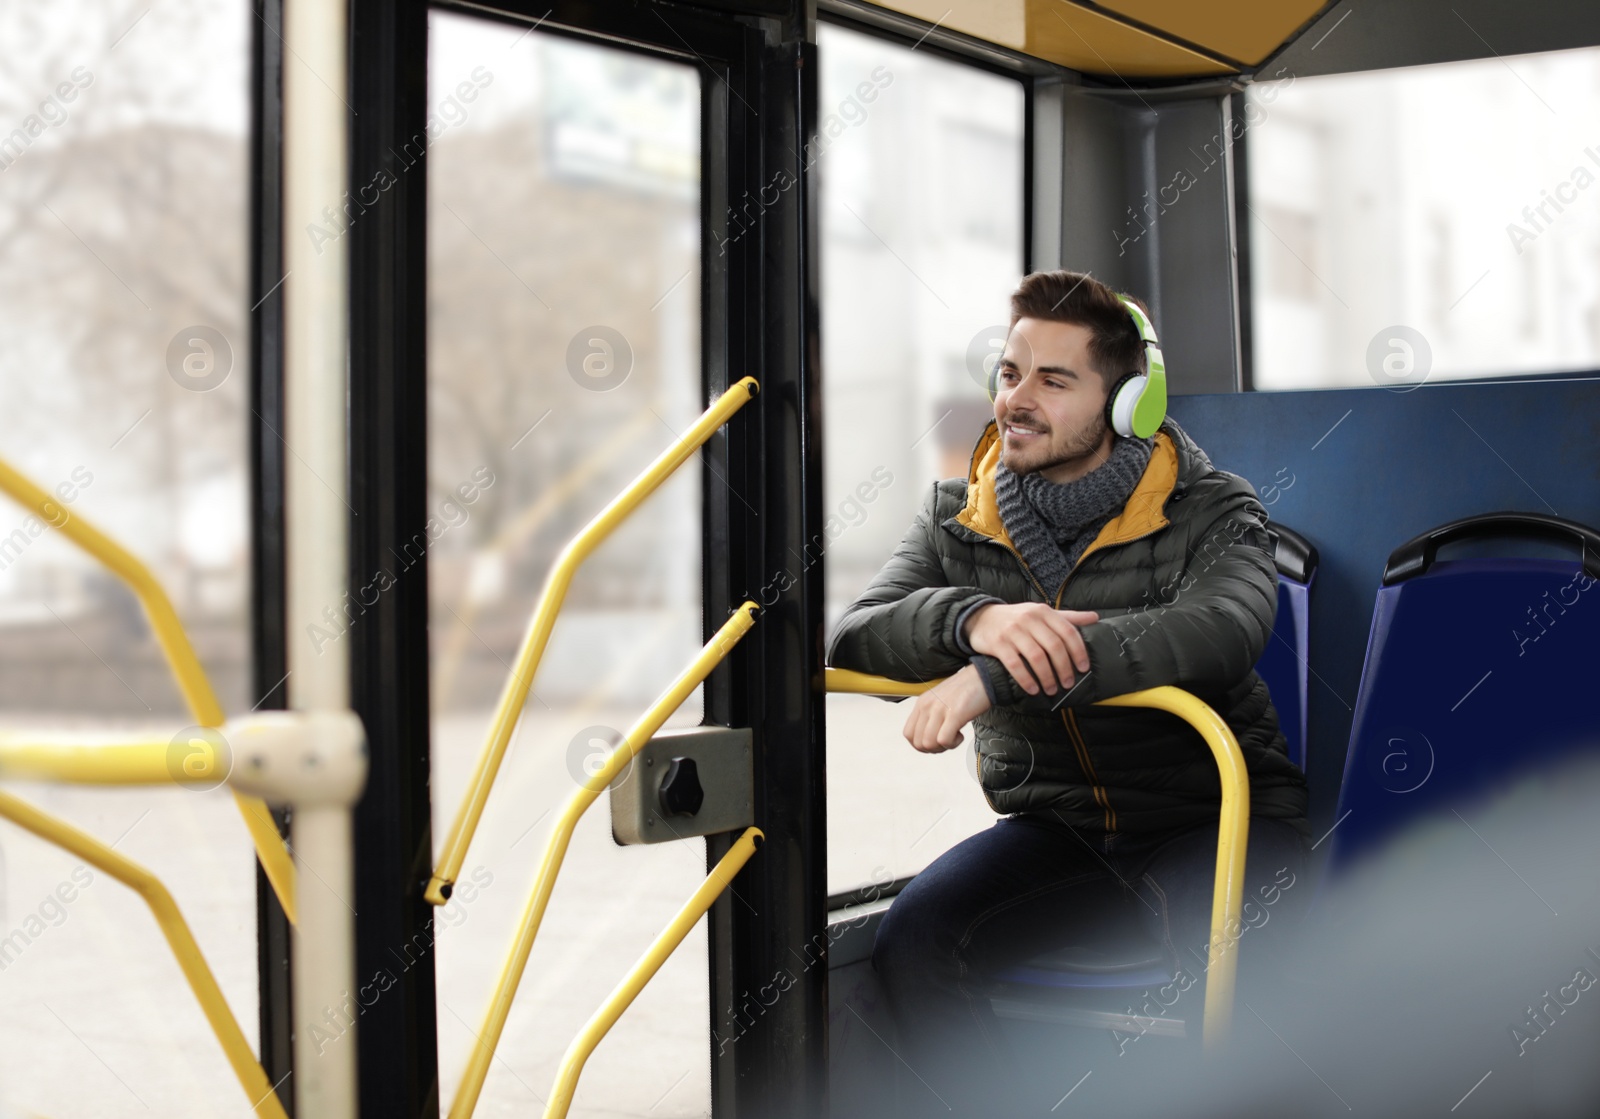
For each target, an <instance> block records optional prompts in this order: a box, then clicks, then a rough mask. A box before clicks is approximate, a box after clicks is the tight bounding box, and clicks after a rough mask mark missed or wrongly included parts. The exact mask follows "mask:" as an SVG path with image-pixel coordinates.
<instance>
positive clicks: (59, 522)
mask: <svg viewBox="0 0 1600 1119" xmlns="http://www.w3.org/2000/svg"><path fill="white" fill-rule="evenodd" d="M0 491H3V492H4V493H6V494H8V495H9V496H10V497H11V499H12V500H14V501H16V502H17V503H18V504H20V505H23V506H25V507H26V508H28V509H30V510H32V511H33V513H34V514H35V515H36V516H38V517H40V518H41V519H42V520H43V521H44V522H45V523H46V524H49V525H52V526H54V527H55V529H56V530H57V531H58V532H60V533H61V534H62V535H64V536H66V537H67V539H69V540H71V541H72V542H73V543H75V544H77V545H78V547H80V548H82V549H83V550H84V551H86V552H88V553H89V554H90V555H91V556H93V557H94V558H95V559H97V560H99V561H100V562H101V563H103V564H104V565H105V566H106V567H108V568H109V569H110V570H111V571H112V572H113V573H114V574H116V575H117V576H118V578H120V579H121V580H122V581H123V582H124V583H126V584H127V585H128V588H129V589H130V590H132V591H133V593H134V594H135V595H137V596H138V598H139V601H140V603H142V604H143V606H144V610H145V614H146V615H147V616H148V617H149V618H150V626H151V628H152V629H153V630H155V634H156V640H157V641H159V642H160V643H161V651H162V652H163V653H164V654H166V658H167V663H168V664H169V665H170V666H171V667H172V675H173V676H174V677H175V678H176V679H177V681H178V688H179V690H180V691H182V692H183V698H184V700H185V701H186V702H187V703H188V705H189V711H190V714H191V716H192V717H193V719H194V721H195V722H196V723H198V724H199V725H200V726H202V727H220V726H221V725H222V723H223V714H222V705H221V704H219V703H218V702H217V696H216V693H215V692H213V691H212V690H211V681H210V680H209V679H207V678H206V673H205V669H204V668H202V667H201V666H200V658H199V657H197V656H195V652H194V647H193V646H192V645H190V644H189V636H188V634H186V633H184V631H183V623H181V622H180V621H178V614H177V611H175V610H174V609H173V608H172V602H171V600H169V599H168V598H167V595H166V592H165V591H163V590H162V589H161V584H160V583H158V582H157V581H156V578H155V576H154V575H152V574H151V573H150V571H149V569H148V568H146V567H145V566H144V564H142V563H140V562H139V561H138V560H137V559H135V558H134V557H133V555H132V553H130V552H129V551H127V549H125V548H123V547H122V546H121V545H120V544H118V543H117V542H116V541H114V540H112V539H111V538H110V537H109V536H107V535H105V533H103V532H101V531H100V530H99V529H97V528H95V527H94V526H93V525H92V524H90V523H89V522H88V521H87V520H85V519H84V518H83V517H82V516H80V515H78V514H76V513H69V512H68V511H67V510H66V509H65V508H64V507H63V506H62V504H61V503H60V502H58V501H56V500H55V499H53V498H52V497H51V496H50V495H49V494H48V493H46V492H45V491H44V490H42V489H40V488H39V487H38V486H36V485H34V483H33V482H32V481H30V480H29V479H28V478H26V477H25V476H23V475H22V474H21V473H19V472H18V471H17V470H16V469H14V468H13V467H12V466H11V465H10V464H8V463H7V462H5V461H4V460H3V459H0ZM233 796H234V800H235V802H236V803H237V804H238V806H239V812H240V814H241V815H242V816H243V817H244V823H245V827H246V828H248V829H249V830H250V839H251V841H252V842H253V843H254V844H255V849H256V856H257V857H258V858H259V859H260V860H261V867H262V869H263V870H265V871H266V874H267V880H268V881H269V882H271V883H272V890H273V892H274V893H276V894H277V895H278V903H279V904H280V905H282V906H283V911H284V912H285V913H287V914H288V915H289V920H290V921H293V920H294V915H295V909H294V863H293V861H291V859H290V857H289V851H288V848H287V847H286V846H285V845H284V842H283V837H282V836H280V835H279V834H278V826H277V824H275V823H274V822H273V820H272V813H271V812H269V811H268V810H267V806H266V803H265V802H264V801H262V800H261V798H260V797H253V796H246V795H244V794H243V793H239V792H235V793H234V794H233Z"/></svg>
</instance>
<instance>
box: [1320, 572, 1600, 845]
mask: <svg viewBox="0 0 1600 1119" xmlns="http://www.w3.org/2000/svg"><path fill="white" fill-rule="evenodd" d="M1595 583H1596V580H1594V579H1593V578H1592V577H1590V576H1588V575H1586V574H1584V573H1583V571H1582V568H1581V567H1580V565H1579V564H1578V563H1576V562H1574V561H1565V560H1556V559H1515V560H1514V559H1464V560H1455V561H1444V562H1438V563H1435V564H1433V566H1432V567H1430V568H1429V569H1428V570H1427V571H1426V572H1425V573H1424V574H1421V575H1418V576H1415V577H1412V578H1407V579H1403V580H1402V581H1400V582H1397V583H1395V584H1394V585H1392V586H1386V587H1383V588H1382V589H1380V590H1379V592H1378V600H1377V605H1376V607H1375V609H1374V611H1373V618H1372V629H1371V632H1370V636H1369V638H1368V643H1367V655H1366V662H1365V665H1364V667H1363V669H1362V673H1361V686H1360V691H1359V692H1358V694H1357V698H1356V707H1355V714H1354V719H1353V723H1352V727H1351V733H1350V747H1349V751H1348V753H1347V754H1346V758H1345V772H1344V781H1343V784H1342V786H1341V789H1340V794H1339V805H1338V809H1337V812H1336V816H1335V819H1336V821H1337V823H1336V825H1335V832H1334V835H1333V844H1332V846H1333V852H1332V854H1331V858H1332V860H1333V863H1334V865H1335V866H1338V865H1342V864H1344V863H1346V862H1348V861H1349V859H1350V858H1351V857H1353V856H1354V855H1355V854H1357V853H1359V852H1360V851H1362V850H1364V849H1365V848H1367V847H1368V846H1369V845H1371V844H1372V843H1373V842H1374V841H1376V840H1377V839H1379V838H1381V837H1382V836H1384V835H1386V834H1388V833H1389V832H1390V831H1392V830H1393V829H1395V828H1396V827H1398V826H1400V825H1401V824H1403V823H1405V822H1407V821H1409V820H1411V819H1413V818H1414V817H1416V816H1418V815H1419V814H1421V813H1424V812H1430V811H1441V812H1442V811H1445V810H1447V809H1448V808H1449V807H1451V806H1452V805H1453V804H1455V803H1457V802H1458V801H1459V800H1460V799H1461V798H1463V797H1466V796H1470V795H1474V794H1479V793H1487V792H1492V791H1493V790H1494V789H1496V788H1498V787H1500V786H1502V785H1503V784H1504V783H1505V782H1506V781H1507V780H1509V779H1510V778H1512V777H1513V776H1515V775H1516V774H1517V773H1518V772H1519V771H1521V770H1524V769H1526V768H1529V767H1532V766H1536V765H1540V764H1548V763H1552V762H1555V761H1558V760H1561V759H1562V758H1564V757H1566V756H1568V755H1570V754H1571V753H1572V752H1574V751H1576V750H1580V749H1583V748H1585V747H1588V748H1590V749H1593V748H1594V747H1596V746H1597V745H1600V731H1597V728H1596V720H1595V717H1594V699H1593V692H1592V688H1593V685H1594V681H1595V678H1596V675H1597V672H1596V670H1597V668H1600V651H1597V650H1600V605H1596V604H1597V603H1600V589H1596V587H1595Z"/></svg>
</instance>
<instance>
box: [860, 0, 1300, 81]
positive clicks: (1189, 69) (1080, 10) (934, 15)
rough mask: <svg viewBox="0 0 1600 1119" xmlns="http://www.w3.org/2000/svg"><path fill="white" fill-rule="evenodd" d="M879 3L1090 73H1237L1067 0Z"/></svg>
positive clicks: (879, 0)
mask: <svg viewBox="0 0 1600 1119" xmlns="http://www.w3.org/2000/svg"><path fill="white" fill-rule="evenodd" d="M873 2H874V3H876V4H877V5H878V6H879V7H882V8H889V9H891V10H893V11H897V12H903V13H904V14H906V15H909V16H915V17H916V18H918V19H921V20H925V21H927V22H928V23H933V24H937V25H938V26H939V27H941V28H948V29H950V30H952V31H960V32H962V33H964V34H967V35H971V36H973V37H974V38H978V39H984V40H986V41H988V42H991V43H996V44H999V45H1000V46H1004V47H1010V48H1011V49H1012V50H1019V51H1022V52H1024V53H1026V54H1031V55H1033V56H1034V57H1035V58H1042V59H1045V60H1047V61H1050V62H1054V63H1057V64H1059V65H1061V66H1067V67H1070V68H1071V69H1073V70H1079V71H1082V72H1083V73H1086V74H1098V75H1103V76H1105V77H1116V78H1183V77H1202V76H1208V75H1211V74H1230V73H1233V68H1232V67H1230V66H1228V65H1226V64H1224V63H1221V62H1218V61H1217V60H1216V59H1214V58H1209V57H1207V56H1206V55H1203V54H1201V53H1199V52H1198V51H1193V50H1190V49H1189V48H1188V47H1185V46H1182V45H1180V44H1178V43H1174V42H1170V41H1169V40H1167V39H1163V38H1162V37H1161V36H1159V35H1152V34H1151V33H1150V32H1148V31H1145V30H1143V29H1142V28H1138V27H1130V26H1129V25H1128V24H1126V23H1123V22H1122V21H1121V20H1120V19H1116V18H1114V17H1112V16H1110V15H1107V14H1106V13H1104V12H1097V11H1095V10H1093V9H1092V8H1087V7H1083V6H1082V5H1079V4H1075V3H1068V2H1066V0H873ZM1285 2H1287V0H1285ZM1296 26H1298V24H1296ZM1185 37H1186V38H1189V36H1185ZM1194 41H1196V42H1199V40H1198V39H1195V40H1194ZM1230 57H1232V56H1230Z"/></svg>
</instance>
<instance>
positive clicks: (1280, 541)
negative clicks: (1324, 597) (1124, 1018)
mask: <svg viewBox="0 0 1600 1119" xmlns="http://www.w3.org/2000/svg"><path fill="white" fill-rule="evenodd" d="M1267 531H1268V533H1269V534H1270V535H1271V537H1272V544H1273V559H1274V562H1275V563H1276V565H1277V568H1278V613H1277V618H1276V621H1275V622H1274V624H1273V634H1272V637H1271V639H1270V640H1269V641H1268V643H1267V648H1266V650H1265V651H1264V652H1263V653H1262V655H1261V659H1260V661H1258V662H1257V664H1256V671H1257V672H1259V673H1260V674H1261V678H1262V679H1263V680H1264V681H1266V684H1267V690H1268V691H1269V692H1271V694H1272V703H1273V706H1274V707H1275V708H1277V711H1278V722H1279V724H1280V726H1281V728H1282V730H1283V734H1284V738H1285V739H1286V740H1287V741H1288V744H1289V757H1290V759H1291V760H1292V761H1293V762H1294V763H1295V764H1296V765H1298V766H1300V767H1301V768H1302V769H1303V768H1304V767H1305V751H1306V689H1307V680H1308V670H1307V662H1306V654H1307V650H1308V649H1309V648H1310V645H1309V629H1310V618H1309V607H1310V595H1311V583H1312V581H1313V580H1314V579H1315V578H1316V574H1317V549H1316V547H1315V546H1314V545H1313V544H1312V543H1311V542H1310V541H1309V540H1307V539H1306V538H1305V537H1304V536H1301V535H1300V534H1299V533H1297V532H1295V531H1294V530H1293V529H1289V528H1285V527H1284V526H1282V525H1278V524H1272V523H1269V524H1268V525H1267ZM1137 904H1138V903H1137V902H1136V901H1134V900H1132V899H1131V898H1129V899H1126V900H1125V901H1124V902H1123V903H1121V904H1119V905H1111V906H1108V907H1107V909H1106V912H1104V913H1103V914H1099V915H1097V922H1096V924H1095V925H1094V926H1093V927H1092V928H1089V929H1086V930H1084V931H1083V932H1082V933H1080V934H1079V935H1078V936H1076V937H1075V943H1073V944H1071V945H1069V946H1066V947H1063V948H1058V949H1055V950H1053V951H1050V952H1046V953H1043V954H1041V955H1039V956H1035V957H1033V958H1032V959H1030V960H1027V961H1026V962H1024V963H1022V964H1018V965H1017V966H1015V967H1011V968H1008V969H1006V970H1005V971H1004V972H1002V973H1001V974H1000V975H999V976H998V980H999V982H1000V984H1001V987H1002V989H1003V990H1004V991H1005V992H1006V996H1005V997H1002V998H1001V999H999V1000H997V1001H996V1003H995V1009H996V1012H997V1013H1001V1014H1002V1015H1005V1014H1006V1013H1007V1010H1008V1009H1009V1010H1010V1012H1011V1013H1012V1014H1016V1013H1017V1010H1018V1002H1017V1000H1018V998H1019V997H1020V998H1024V999H1026V998H1027V996H1028V995H1029V994H1033V995H1036V996H1043V997H1044V998H1046V999H1053V998H1056V997H1058V993H1059V992H1063V991H1067V990H1075V991H1082V992H1089V991H1105V992H1116V991H1123V992H1127V993H1128V994H1129V997H1131V995H1132V994H1134V993H1137V992H1139V991H1141V990H1143V989H1145V988H1150V987H1159V986H1161V985H1164V984H1167V983H1171V982H1172V981H1173V978H1174V972H1175V966H1181V962H1180V963H1179V964H1177V965H1175V963H1174V961H1171V960H1169V959H1167V958H1166V953H1165V952H1164V950H1163V949H1162V948H1161V946H1160V945H1159V944H1157V943H1156V942H1155V941H1154V940H1153V939H1151V937H1150V935H1149V934H1148V933H1146V932H1145V931H1144V929H1143V927H1142V926H1141V925H1140V924H1139V923H1138V921H1137V920H1136V919H1135V918H1136V917H1137V911H1136V909H1135V908H1134V907H1135V906H1136V905H1137ZM1032 1013H1033V1014H1034V1015H1037V1014H1038V1010H1037V1008H1034V1009H1033V1010H1032ZM1078 1021H1079V1022H1081V1023H1082V1024H1089V1023H1090V1021H1092V1020H1085V1019H1083V1018H1082V1017H1081V1016H1080V1017H1079V1019H1078Z"/></svg>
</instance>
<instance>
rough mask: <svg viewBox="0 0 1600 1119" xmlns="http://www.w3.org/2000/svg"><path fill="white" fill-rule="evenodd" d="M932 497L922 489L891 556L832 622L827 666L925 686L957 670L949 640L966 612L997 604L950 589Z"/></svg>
mask: <svg viewBox="0 0 1600 1119" xmlns="http://www.w3.org/2000/svg"><path fill="white" fill-rule="evenodd" d="M938 499H939V490H938V485H937V483H935V484H934V485H933V486H932V487H931V488H930V489H929V490H928V497H927V500H926V501H924V502H923V504H922V511H921V512H919V513H918V514H917V517H916V520H915V521H913V522H912V524H911V528H910V530H909V531H907V532H906V534H905V537H904V539H902V540H901V541H900V544H899V546H898V547H896V548H895V550H894V554H893V555H891V556H890V557H889V561H888V562H887V563H885V564H884V565H883V568H882V570H880V571H879V572H878V574H877V575H875V576H873V579H872V582H871V583H869V584H868V585H867V589H866V590H864V591H862V592H861V595H860V597H859V598H857V599H856V600H855V601H854V602H852V603H851V604H850V607H849V608H848V609H847V610H846V611H845V612H844V616H843V617H842V618H840V619H839V625H838V626H837V628H835V630H834V632H833V639H832V640H831V641H830V642H829V644H828V663H829V664H830V665H832V666H833V667H834V668H849V669H854V670H855V671H857V672H866V673H870V674H872V675H874V676H887V677H889V678H890V679H892V680H912V681H921V680H932V679H936V678H938V677H942V676H949V675H951V674H952V673H954V672H957V671H958V670H960V669H961V668H963V667H965V666H966V664H967V661H968V658H969V655H970V654H968V653H963V652H962V650H961V647H960V645H959V643H958V641H957V637H956V632H955V628H956V623H957V621H958V620H960V618H961V617H962V615H963V613H964V612H965V611H966V610H967V608H968V607H970V606H972V605H974V604H976V603H979V602H981V601H985V600H989V601H998V600H997V599H994V598H993V596H992V595H988V594H985V593H984V592H983V591H981V590H979V589H978V588H977V587H953V586H950V584H949V582H948V580H947V579H946V578H945V574H944V565H943V564H942V563H940V561H939V552H938V549H937V547H936V542H937V534H938V533H939V532H940V531H941V529H940V527H939V523H938Z"/></svg>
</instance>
